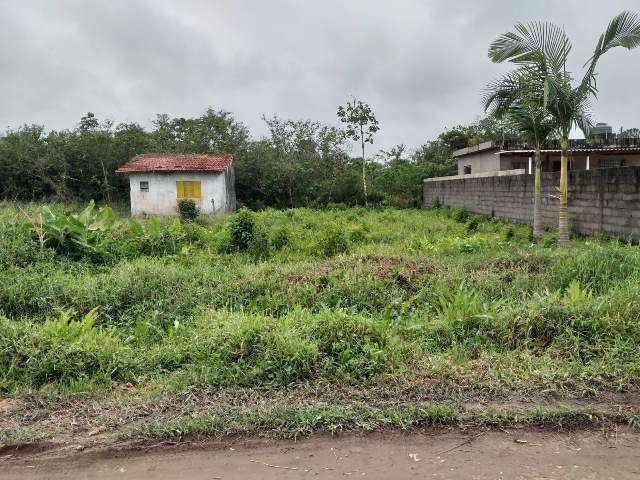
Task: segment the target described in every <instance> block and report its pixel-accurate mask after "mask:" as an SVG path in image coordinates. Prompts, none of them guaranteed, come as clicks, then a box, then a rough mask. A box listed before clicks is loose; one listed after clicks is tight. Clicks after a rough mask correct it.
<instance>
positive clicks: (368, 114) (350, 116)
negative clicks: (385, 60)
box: [337, 98, 380, 205]
mask: <svg viewBox="0 0 640 480" xmlns="http://www.w3.org/2000/svg"><path fill="white" fill-rule="evenodd" d="M337 114H338V118H340V121H341V122H342V123H344V124H345V125H346V135H347V137H348V138H350V139H351V140H353V141H354V142H357V141H360V145H361V147H362V192H363V196H364V204H365V205H367V204H368V201H367V161H366V159H365V156H364V144H365V143H371V144H373V135H374V134H375V133H376V132H377V131H378V130H380V127H379V126H378V120H376V117H375V115H374V114H373V111H372V110H371V107H370V106H369V105H368V104H367V103H364V102H362V101H361V100H357V99H355V98H352V99H351V101H347V103H346V104H345V105H344V106H343V105H341V106H339V107H338V113H337Z"/></svg>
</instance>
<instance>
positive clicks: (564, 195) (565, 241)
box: [558, 135, 569, 245]
mask: <svg viewBox="0 0 640 480" xmlns="http://www.w3.org/2000/svg"><path fill="white" fill-rule="evenodd" d="M568 151H569V138H568V136H567V135H563V137H562V139H561V140H560V188H559V189H558V190H559V194H560V206H559V207H558V234H559V235H558V240H559V242H560V245H569V214H568V212H567V200H568V193H569V172H568V168H567V161H568Z"/></svg>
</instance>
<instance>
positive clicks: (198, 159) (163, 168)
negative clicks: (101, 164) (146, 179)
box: [116, 153, 233, 173]
mask: <svg viewBox="0 0 640 480" xmlns="http://www.w3.org/2000/svg"><path fill="white" fill-rule="evenodd" d="M232 162H233V156H232V155H205V154H199V153H198V154H187V155H181V154H175V153H145V154H142V155H136V156H135V157H133V158H132V159H131V160H130V161H129V162H127V163H125V164H124V165H123V166H121V167H120V168H119V169H117V170H116V173H135V172H223V171H224V169H225V168H227V167H228V166H229V165H231V163H232Z"/></svg>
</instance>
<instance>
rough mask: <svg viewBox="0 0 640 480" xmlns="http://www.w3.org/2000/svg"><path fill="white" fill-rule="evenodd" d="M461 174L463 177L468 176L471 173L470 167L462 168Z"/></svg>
mask: <svg viewBox="0 0 640 480" xmlns="http://www.w3.org/2000/svg"><path fill="white" fill-rule="evenodd" d="M462 173H464V174H465V175H469V174H470V173H471V165H465V166H464V167H462Z"/></svg>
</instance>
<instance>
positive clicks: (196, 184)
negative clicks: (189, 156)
mask: <svg viewBox="0 0 640 480" xmlns="http://www.w3.org/2000/svg"><path fill="white" fill-rule="evenodd" d="M176 190H177V192H178V199H181V198H192V199H194V200H200V199H201V198H202V189H201V187H200V180H178V181H177V182H176Z"/></svg>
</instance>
